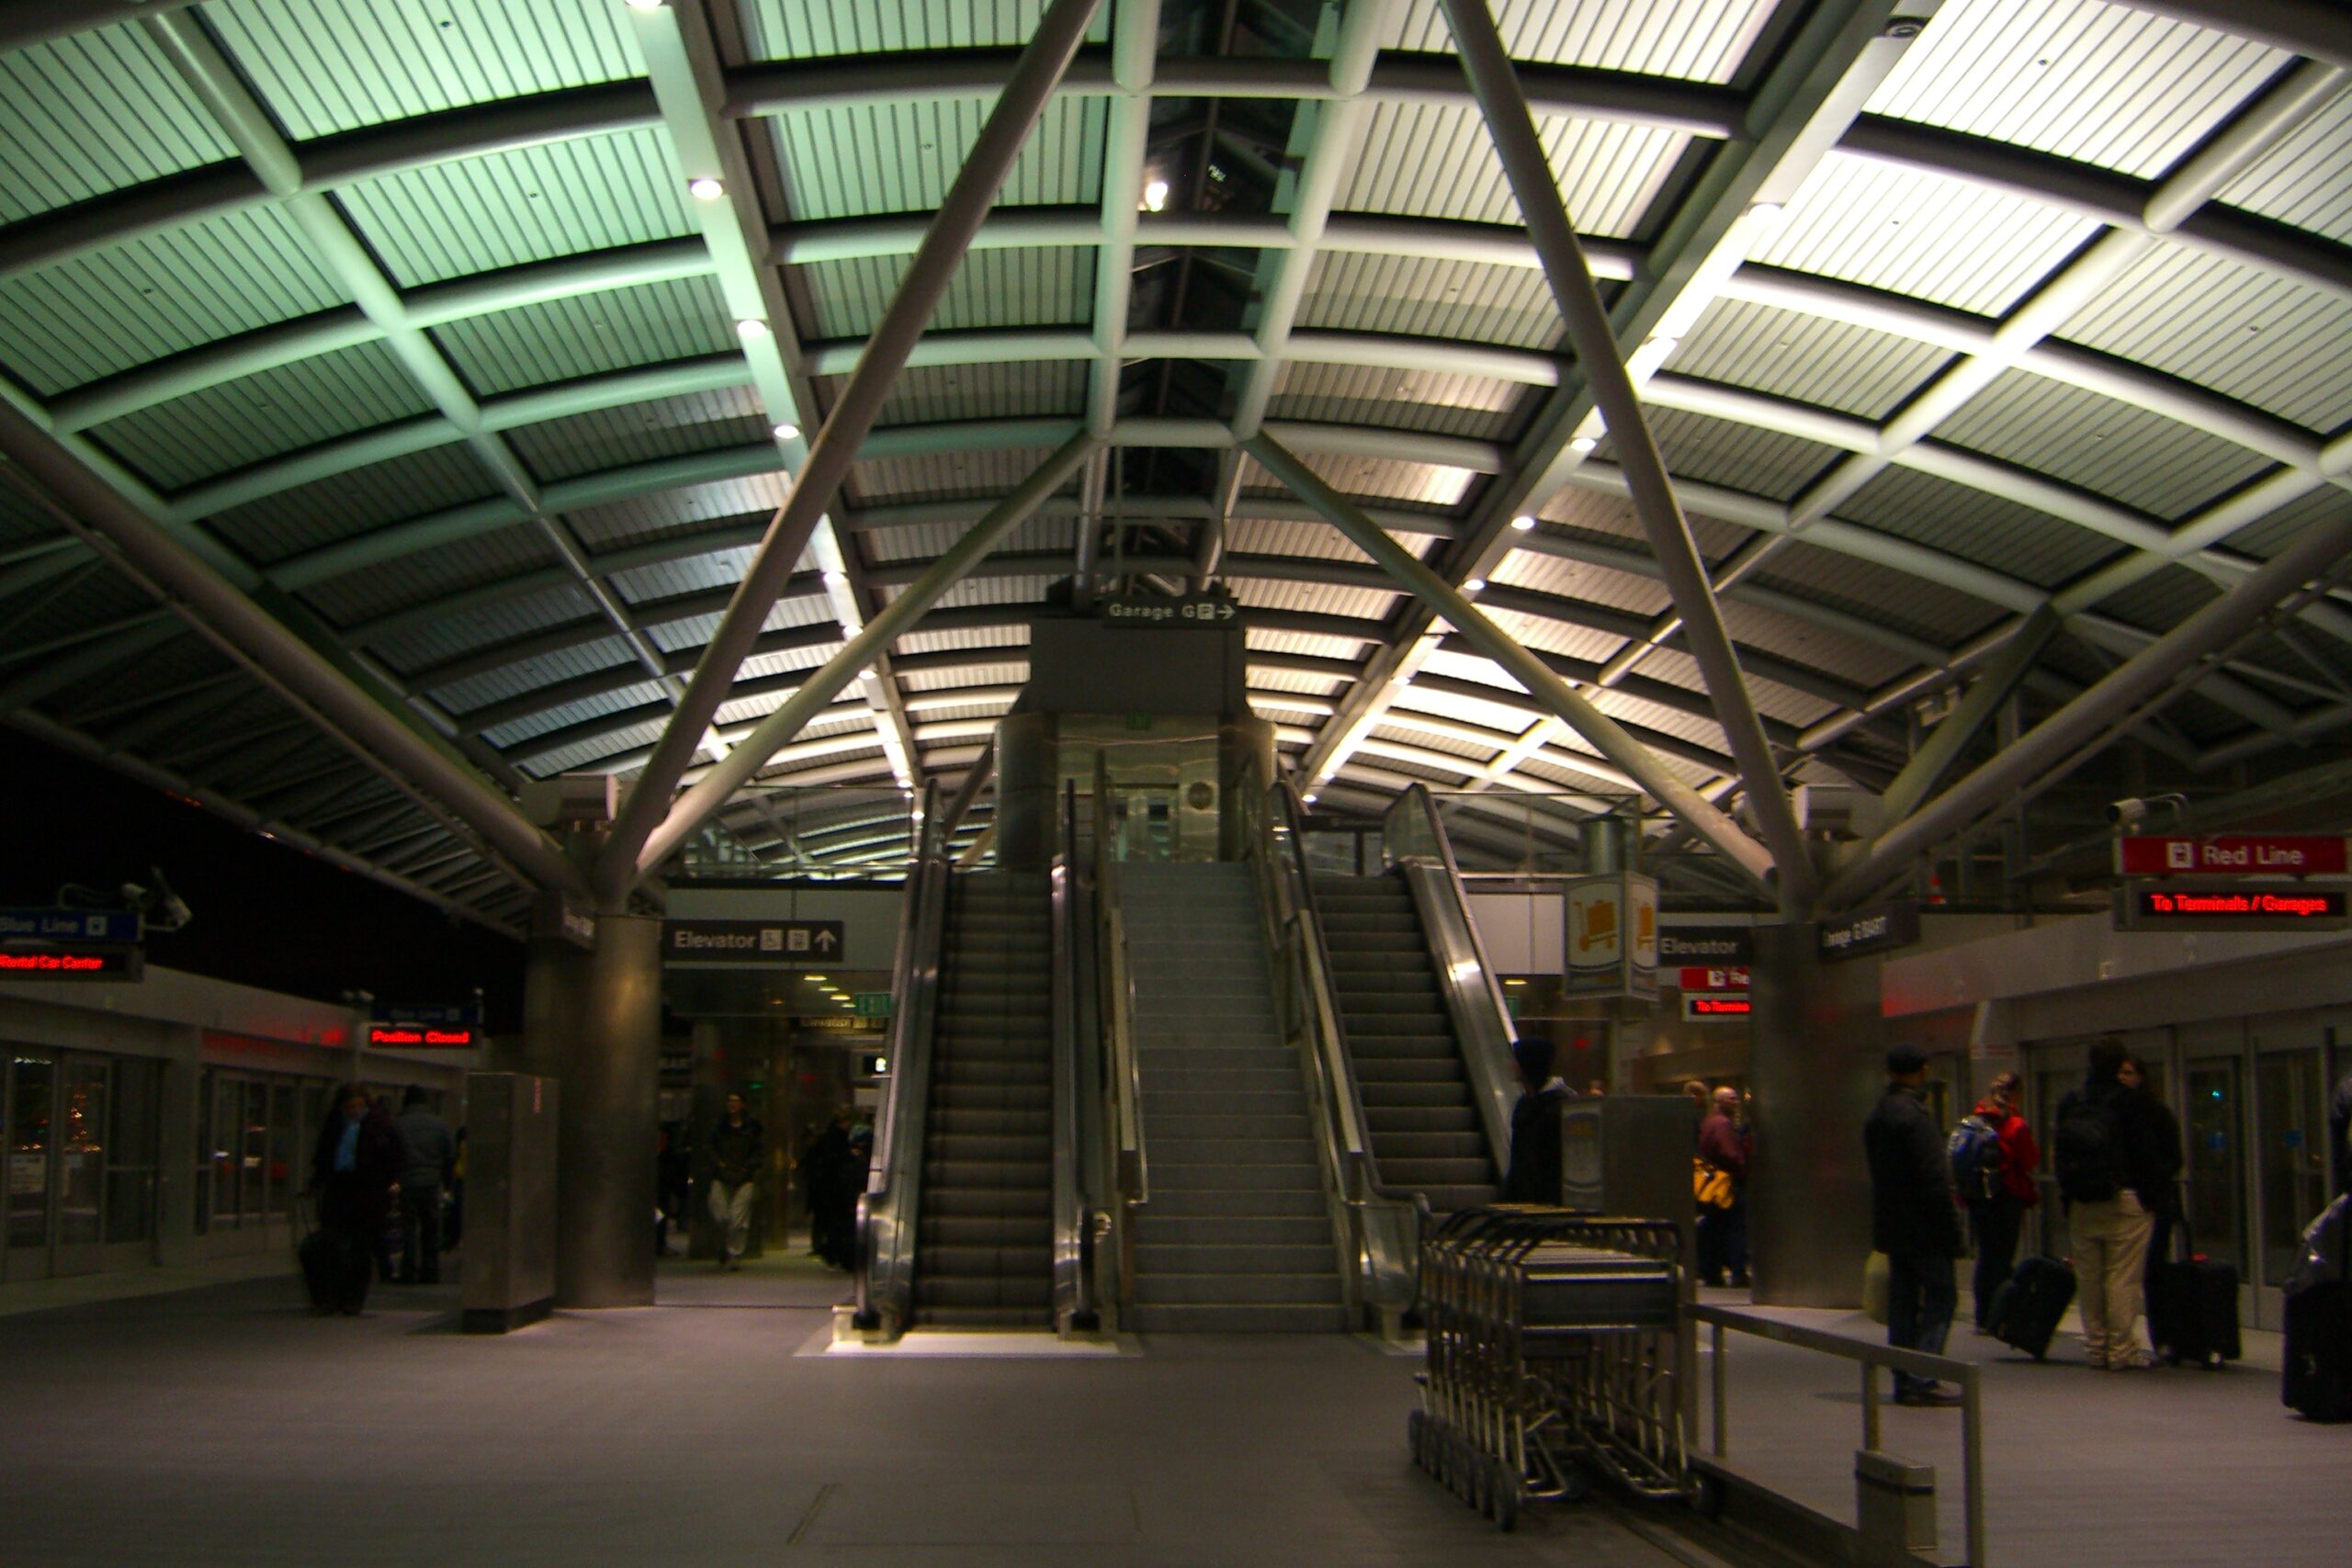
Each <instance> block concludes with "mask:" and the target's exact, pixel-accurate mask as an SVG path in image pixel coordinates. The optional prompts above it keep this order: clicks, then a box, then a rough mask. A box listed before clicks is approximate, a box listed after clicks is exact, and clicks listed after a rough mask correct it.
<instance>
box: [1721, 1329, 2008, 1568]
mask: <svg viewBox="0 0 2352 1568" xmlns="http://www.w3.org/2000/svg"><path fill="white" fill-rule="evenodd" d="M1688 1311H1689V1315H1690V1317H1691V1321H1693V1322H1695V1323H1703V1324H1705V1325H1707V1327H1708V1330H1709V1335H1710V1337H1709V1346H1710V1348H1711V1353H1712V1355H1713V1360H1714V1366H1713V1369H1712V1371H1711V1378H1712V1382H1711V1392H1712V1393H1713V1401H1712V1403H1713V1410H1712V1411H1711V1412H1710V1416H1711V1428H1712V1429H1711V1431H1710V1434H1709V1450H1710V1452H1709V1457H1710V1458H1712V1459H1713V1460H1715V1461H1718V1463H1720V1462H1721V1461H1723V1460H1724V1456H1725V1455H1726V1454H1727V1453H1728V1452H1729V1451H1730V1449H1731V1408H1730V1385H1731V1373H1730V1368H1729V1365H1728V1358H1727V1357H1726V1356H1725V1355H1724V1331H1725V1330H1726V1329H1728V1330H1730V1331H1731V1332H1733V1333H1736V1334H1752V1335H1755V1336H1756V1337H1758V1338H1760V1339H1770V1340H1774V1341H1776V1342H1778V1343H1780V1344H1782V1345H1792V1346H1794V1347H1796V1348H1798V1349H1800V1350H1815V1351H1818V1352H1820V1353H1821V1354H1822V1355H1825V1356H1835V1357H1837V1358H1838V1359H1840V1360H1846V1361H1854V1362H1858V1363H1860V1366H1861V1369H1862V1447H1864V1448H1865V1449H1871V1450H1875V1449H1877V1448H1878V1446H1879V1387H1878V1384H1879V1379H1878V1374H1879V1369H1880V1368H1882V1367H1883V1368H1885V1369H1886V1370H1888V1371H1894V1372H1903V1373H1908V1374H1909V1375H1911V1376H1912V1377H1916V1378H1928V1379H1936V1378H1948V1379H1950V1380H1951V1382H1955V1383H1957V1384H1959V1385H1960V1454H1961V1490H1962V1506H1963V1508H1964V1510H1965V1513H1964V1517H1965V1519H1966V1529H1967V1536H1968V1558H1967V1562H1968V1568H1985V1403H1984V1390H1983V1387H1982V1385H1981V1383H1980V1382H1979V1376H1978V1372H1977V1369H1976V1366H1975V1364H1974V1363H1973V1362H1970V1361H1960V1360H1954V1359H1952V1358H1951V1357H1949V1356H1930V1355H1928V1353H1927V1352H1926V1351H1924V1350H1904V1349H1898V1348H1895V1347H1894V1346H1892V1345H1873V1344H1871V1342H1870V1341H1868V1340H1864V1339H1849V1338H1847V1337H1845V1336H1844V1335H1842V1334H1831V1333H1828V1332H1826V1331H1825V1330H1822V1329H1818V1328H1806V1327H1804V1326H1802V1325H1797V1324H1793V1323H1782V1322H1781V1321H1780V1320H1779V1319H1777V1318H1770V1317H1760V1316H1758V1315H1757V1314H1754V1313H1747V1312H1739V1311H1736V1310H1735V1309H1733V1308H1730V1307H1717V1306H1692V1307H1691V1308H1689V1309H1688Z"/></svg>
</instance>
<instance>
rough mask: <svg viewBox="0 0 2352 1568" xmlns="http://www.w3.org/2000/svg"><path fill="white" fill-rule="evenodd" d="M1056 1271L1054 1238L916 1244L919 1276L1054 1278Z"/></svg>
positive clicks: (916, 1266)
mask: <svg viewBox="0 0 2352 1568" xmlns="http://www.w3.org/2000/svg"><path fill="white" fill-rule="evenodd" d="M1053 1272H1054V1247H1053V1243H1052V1241H1051V1240H1048V1241H1047V1242H1046V1244H1045V1245H1044V1246H1042V1247H1035V1246H1032V1247H970V1246H966V1245H963V1244H961V1243H953V1242H950V1243H944V1244H942V1245H940V1246H937V1247H930V1246H921V1245H919V1246H917V1247H916V1248H915V1276H916V1278H917V1279H921V1278H922V1277H923V1276H925V1275H929V1276H931V1277H933V1278H934V1279H943V1280H944V1279H961V1278H969V1277H978V1276H983V1275H1001V1276H1004V1277H1008V1278H1010V1277H1012V1276H1015V1275H1021V1276H1028V1277H1033V1278H1035V1279H1039V1280H1051V1279H1052V1278H1053Z"/></svg>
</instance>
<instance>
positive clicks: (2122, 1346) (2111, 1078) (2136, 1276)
mask: <svg viewBox="0 0 2352 1568" xmlns="http://www.w3.org/2000/svg"><path fill="white" fill-rule="evenodd" d="M2130 1062H2131V1052H2130V1051H2129V1050H2128V1049H2126V1048H2125V1046H2124V1043H2123V1042H2122V1041H2120V1040H2118V1039H2116V1038H2114V1037H2113V1036H2111V1035H2110V1036H2109V1037H2108V1038H2107V1039H2105V1040H2100V1041H2096V1042H2094V1043H2092V1045H2091V1048H2090V1073H2089V1075H2088V1076H2087V1077H2085V1078H2084V1080H2083V1085H2082V1087H2081V1088H2080V1089H2073V1090H2070V1091H2069V1092H2068V1093H2067V1095H2066V1097H2065V1098H2064V1100H2060V1101H2059V1102H2058V1116H2057V1120H2056V1122H2053V1123H2052V1133H2051V1154H2052V1164H2053V1165H2054V1166H2055V1167H2056V1168H2057V1172H2058V1191H2059V1195H2060V1196H2061V1197H2063V1198H2064V1199H2065V1201H2066V1234H2067V1236H2068V1238H2069V1240H2070V1241H2071V1242H2072V1243H2073V1246H2074V1250H2075V1301H2076V1302H2077V1303H2080V1305H2081V1308H2082V1314H2083V1348H2084V1350H2085V1351H2086V1353H2087V1354H2088V1356H2089V1359H2090V1364H2091V1369H2092V1370H2093V1371H2119V1372H2120V1371H2137V1370H2138V1369H2140V1368H2143V1367H2147V1366H2152V1365H2154V1358H2153V1357H2151V1356H2150V1355H2149V1354H2148V1353H2147V1352H2146V1351H2144V1350H2143V1349H2141V1348H2140V1344H2139V1340H2138V1339H2137V1338H2136V1337H2134V1335H2133V1329H2134V1328H2135V1326H2136V1325H2138V1323H2139V1320H2140V1296H2141V1288H2142V1281H2143V1279H2144V1278H2145V1276H2146V1273H2147V1268H2148V1244H2149V1242H2150V1240H2151V1239H2153V1237H2154V1234H2155V1228H2156V1215H2157V1214H2158V1213H2162V1212H2164V1211H2165V1209H2166V1208H2167V1207H2168V1206H2169V1205H2170V1204H2171V1202H2172V1192H2173V1184H2174V1183H2175V1182H2176V1181H2177V1180H2178V1179H2180V1168H2181V1154H2180V1131H2179V1123H2178V1122H2175V1121H2174V1120H2173V1118H2172V1114H2171V1112H2169V1111H2165V1109H2164V1108H2163V1107H2162V1106H2160V1105H2158V1104H2157V1103H2156V1102H2155V1101H2154V1099H2153V1098H2151V1097H2150V1095H2149V1094H2148V1092H2147V1090H2145V1089H2140V1088H2137V1087H2134V1086H2133V1085H2132V1084H2129V1083H2126V1082H2125V1081H2124V1080H2123V1070H2124V1068H2125V1066H2127V1065H2129V1064H2130Z"/></svg>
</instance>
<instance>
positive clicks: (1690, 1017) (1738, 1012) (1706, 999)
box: [1682, 991, 1756, 1023]
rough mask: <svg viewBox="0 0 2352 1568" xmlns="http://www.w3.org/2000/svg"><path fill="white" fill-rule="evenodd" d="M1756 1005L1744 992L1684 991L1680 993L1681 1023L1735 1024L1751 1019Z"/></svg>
mask: <svg viewBox="0 0 2352 1568" xmlns="http://www.w3.org/2000/svg"><path fill="white" fill-rule="evenodd" d="M1755 1012H1756V1003H1755V1001H1754V1000H1753V999H1752V998H1750V997H1749V996H1748V994H1747V992H1746V991H1685V992H1683V993H1682V1021H1683V1022H1685V1023H1725V1022H1731V1023H1736V1022H1739V1021H1744V1020H1746V1019H1748V1018H1751V1017H1753V1016H1754V1015H1755Z"/></svg>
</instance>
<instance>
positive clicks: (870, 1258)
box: [855, 780, 950, 1329]
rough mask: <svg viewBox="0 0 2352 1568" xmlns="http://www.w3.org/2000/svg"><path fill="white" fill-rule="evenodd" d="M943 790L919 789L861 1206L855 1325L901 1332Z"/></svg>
mask: <svg viewBox="0 0 2352 1568" xmlns="http://www.w3.org/2000/svg"><path fill="white" fill-rule="evenodd" d="M939 804H940V803H939V785H938V783H937V781H935V780H933V781H931V782H929V783H927V784H925V785H924V786H923V795H922V832H921V837H920V840H919V841H918V844H917V848H916V855H915V863H914V865H913V866H912V867H911V868H910V870H909V872H908V874H907V893H906V897H905V900H904V901H903V902H902V904H901V905H900V907H899V947H898V953H897V956H896V959H895V961H894V963H893V964H892V969H891V975H890V994H891V996H892V997H893V998H895V999H896V1004H897V1005H896V1006H894V1008H893V1010H892V1013H891V1020H890V1034H889V1044H888V1052H889V1063H890V1088H889V1092H888V1094H887V1095H886V1096H885V1097H884V1100H883V1105H882V1116H881V1120H880V1124H879V1125H878V1126H877V1127H876V1129H875V1134H874V1164H873V1175H872V1177H871V1178H870V1179H869V1180H868V1182H867V1185H866V1190H865V1192H864V1193H863V1194H861V1195H860V1196H859V1198H858V1201H857V1236H856V1254H855V1257H856V1265H857V1305H856V1322H857V1323H858V1324H859V1325H861V1326H863V1327H868V1328H872V1327H878V1326H880V1325H882V1324H883V1323H884V1322H885V1321H886V1320H887V1321H888V1323H889V1324H890V1325H892V1326H894V1327H895V1328H898V1329H903V1328H904V1327H905V1325H906V1323H907V1317H908V1312H909V1309H910V1306H911V1304H912V1302H913V1293H914V1239H915V1227H916V1219H917V1216H916V1212H915V1209H916V1202H917V1200H918V1197H919V1195H920V1192H921V1187H922V1181H921V1177H922V1144H923V1125H924V1122H925V1121H926V1120H927V1119H928V1109H929V1102H930V1098H931V1095H930V1090H931V1058H932V1043H933V1021H934V1020H935V1017H936V1014H937V1011H938V997H939V970H940V959H941V949H942V947H943V945H944V937H945V931H946V918H947V883H948V877H949V874H950V873H949V868H948V864H947V855H946V838H945V835H944V833H943V832H942V831H941V830H940V829H941V813H940V809H939Z"/></svg>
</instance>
